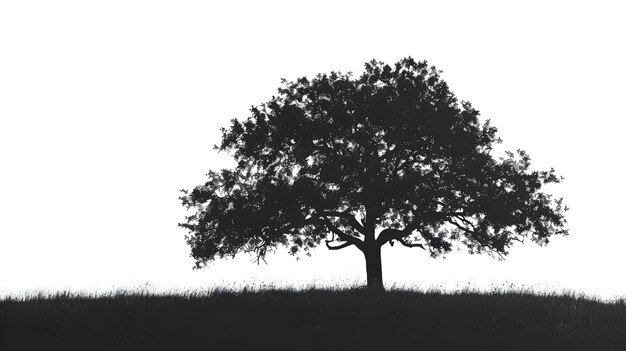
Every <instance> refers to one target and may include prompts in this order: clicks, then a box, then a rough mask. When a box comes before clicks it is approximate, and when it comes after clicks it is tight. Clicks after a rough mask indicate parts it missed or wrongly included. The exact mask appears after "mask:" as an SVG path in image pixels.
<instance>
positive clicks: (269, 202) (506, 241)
mask: <svg viewBox="0 0 626 351" xmlns="http://www.w3.org/2000/svg"><path fill="white" fill-rule="evenodd" d="M478 116H479V112H478V111H477V110H476V109H474V108H473V107H472V105H471V104H470V103H469V102H466V101H460V102H459V101H458V100H457V98H456V96H455V95H454V94H453V93H452V92H451V91H450V90H449V88H448V85H447V84H446V83H445V81H443V80H442V79H441V77H440V71H438V70H436V69H435V67H432V66H429V65H428V64H427V63H426V62H425V61H424V62H416V61H414V60H413V59H412V58H405V59H403V60H401V61H399V62H398V63H396V64H395V65H394V66H393V67H392V66H389V65H386V64H384V63H382V62H377V61H371V62H369V63H367V64H366V65H365V72H364V73H363V74H362V75H361V76H360V77H358V78H355V77H353V76H352V74H351V73H347V74H342V73H340V72H332V73H330V74H318V75H317V76H316V77H315V78H313V79H307V78H306V77H303V78H299V79H297V80H296V81H286V80H284V79H283V81H282V86H281V88H279V90H278V95H277V96H274V97H272V98H271V99H270V100H269V101H268V102H267V103H264V104H262V105H260V106H254V107H252V109H251V115H250V116H249V117H248V118H247V120H245V121H243V122H241V121H239V120H237V119H233V120H232V121H231V125H230V127H229V128H222V141H221V143H220V144H219V145H216V146H215V147H216V149H218V150H220V151H224V152H229V153H231V154H232V156H233V157H234V158H235V160H236V161H237V166H236V168H235V169H232V170H228V169H223V170H221V171H219V172H218V171H211V172H210V173H209V174H208V180H207V181H206V183H204V184H202V185H200V186H197V187H195V188H194V189H192V190H191V191H185V190H183V193H184V194H183V196H182V197H181V200H182V203H183V204H184V205H185V206H186V207H187V208H188V209H189V210H190V211H191V215H189V216H188V217H187V218H186V222H185V223H181V224H180V226H182V227H184V228H187V229H188V230H189V233H190V234H189V236H188V237H187V240H188V243H189V244H190V246H191V249H192V256H193V257H194V258H195V259H196V260H197V266H198V267H201V266H202V265H203V264H205V263H206V262H208V261H210V260H212V259H214V258H215V257H224V256H227V255H235V254H236V253H238V252H240V251H247V252H255V253H256V254H257V258H258V259H260V258H263V257H264V255H265V254H266V252H267V250H268V249H271V248H274V247H276V246H277V245H280V244H282V245H286V246H288V247H290V252H291V253H293V254H297V253H298V252H300V251H302V250H304V251H305V252H308V250H309V249H311V248H313V247H315V246H317V245H319V244H320V243H321V242H322V240H326V245H327V246H328V248H330V249H340V248H344V247H348V246H352V245H354V246H357V247H358V248H359V249H361V250H362V251H364V252H368V250H370V248H371V247H376V248H379V247H380V246H382V245H384V244H386V243H390V244H392V245H393V243H394V242H399V243H401V244H403V245H405V246H409V247H421V248H425V249H428V250H429V251H430V254H431V255H432V256H436V255H439V254H442V253H446V252H448V251H450V250H451V248H452V245H453V243H455V242H459V243H462V244H464V245H465V246H467V247H468V249H469V250H470V252H473V253H482V252H488V253H490V254H496V255H499V256H502V255H506V254H507V252H508V249H509V248H510V247H511V245H512V243H513V242H514V241H524V240H525V239H526V238H529V239H530V240H532V241H534V242H536V243H539V244H546V243H548V241H549V238H550V237H551V236H552V235H566V234H567V230H566V229H564V224H565V218H564V216H563V213H564V211H566V210H567V208H566V207H564V206H563V205H562V199H553V198H552V197H551V196H550V195H548V194H546V193H544V192H541V191H540V190H541V188H542V186H544V185H546V184H549V183H558V182H559V181H560V180H561V178H560V177H558V176H557V175H556V174H555V172H554V170H553V169H550V170H549V171H531V170H530V158H529V156H528V155H527V154H526V153H525V152H524V151H522V150H518V151H517V152H516V153H511V152H508V153H507V154H506V156H505V157H502V158H495V157H494V156H492V147H493V145H494V144H495V143H499V142H500V140H499V139H498V138H497V137H496V131H497V130H496V128H495V127H493V126H491V125H490V123H489V121H486V123H483V124H481V123H480V121H479V119H478Z"/></svg>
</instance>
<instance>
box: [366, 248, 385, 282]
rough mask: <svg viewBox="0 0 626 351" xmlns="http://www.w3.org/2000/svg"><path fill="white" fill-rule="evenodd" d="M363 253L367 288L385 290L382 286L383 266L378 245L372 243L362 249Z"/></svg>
mask: <svg viewBox="0 0 626 351" xmlns="http://www.w3.org/2000/svg"><path fill="white" fill-rule="evenodd" d="M363 253H364V255H365V268H366V270H367V290H369V291H375V292H379V291H385V287H384V286H383V267H382V263H381V260H380V246H378V245H377V244H376V243H372V244H371V245H368V247H366V249H365V251H363Z"/></svg>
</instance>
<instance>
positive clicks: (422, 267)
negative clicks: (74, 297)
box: [0, 1, 626, 298]
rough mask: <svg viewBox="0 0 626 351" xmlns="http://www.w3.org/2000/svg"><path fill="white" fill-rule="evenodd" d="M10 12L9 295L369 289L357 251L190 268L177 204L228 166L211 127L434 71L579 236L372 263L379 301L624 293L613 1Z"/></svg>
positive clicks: (5, 145) (1, 122)
mask: <svg viewBox="0 0 626 351" xmlns="http://www.w3.org/2000/svg"><path fill="white" fill-rule="evenodd" d="M219 3H220V4H218V2H215V3H209V2H202V1H198V2H192V1H167V2H166V1H55V2H52V1H38V2H37V1H3V2H1V3H0V294H2V293H11V292H13V293H15V292H20V291H26V290H30V291H33V290H34V289H68V288H69V289H110V288H116V287H120V286H129V287H130V286H136V285H141V284H149V286H150V287H152V288H154V289H165V288H178V289H185V288H196V287H202V288H208V287H211V286H215V284H221V285H229V286H232V285H245V284H253V285H259V284H262V282H268V283H273V284H277V285H285V284H286V285H298V284H316V285H318V286H323V285H336V284H354V283H358V282H364V280H365V264H364V260H363V258H362V255H361V254H360V252H358V251H357V250H356V249H354V248H353V247H352V248H348V249H346V250H342V251H339V252H328V251H326V250H325V248H321V249H320V250H319V252H315V253H314V255H313V257H312V258H307V257H303V258H302V259H301V260H299V261H296V260H295V259H294V258H293V257H291V256H288V255H286V254H284V252H283V253H280V254H277V255H270V256H268V265H264V264H261V265H260V266H257V265H256V264H253V263H251V262H250V258H249V257H245V256H242V257H241V258H239V259H236V260H234V261H228V262H218V263H216V264H214V265H213V266H211V267H210V268H209V269H206V270H204V271H201V272H197V271H196V272H192V270H191V267H192V265H193V260H192V259H191V258H190V257H189V247H188V246H187V245H186V243H185V241H184V235H185V231H183V230H182V229H179V228H178V227H177V223H179V222H181V221H182V220H183V217H184V215H185V211H184V209H183V208H182V206H181V205H180V202H179V200H178V199H177V198H178V196H179V189H181V188H186V189H189V188H192V187H193V186H195V185H198V184H200V183H201V182H203V180H204V175H205V174H206V173H207V172H208V171H209V170H210V169H218V168H221V167H223V166H226V165H228V162H227V158H225V157H224V155H216V154H215V152H214V151H213V150H212V145H213V144H215V143H217V142H218V141H219V136H220V133H219V128H220V127H221V126H226V125H227V124H228V121H229V119H231V118H233V117H238V118H242V119H243V118H246V117H247V116H248V109H249V108H250V106H251V105H253V104H254V105H256V104H259V103H262V102H264V101H267V100H268V99H269V98H270V97H271V96H272V95H274V94H276V89H277V88H278V87H279V83H280V78H283V77H284V78H287V79H295V78H297V77H300V76H304V75H306V76H312V75H314V74H316V73H319V72H329V71H331V70H339V71H343V72H346V71H352V72H354V73H355V74H356V75H358V74H360V73H361V72H362V70H363V64H364V62H365V61H369V60H371V59H372V58H376V59H377V60H382V61H385V62H387V63H390V64H391V63H395V62H396V61H398V60H399V59H401V58H402V57H405V56H413V57H414V58H415V59H417V60H422V59H427V60H428V61H429V62H430V63H431V64H434V65H435V66H437V68H439V69H441V70H443V78H444V79H445V80H446V81H447V82H448V83H449V85H450V87H451V89H452V91H453V92H455V93H456V95H457V96H458V97H459V98H460V99H462V100H469V101H470V102H472V103H473V105H474V107H476V108H477V109H478V110H480V111H481V113H482V118H490V119H491V120H492V123H493V125H495V126H496V127H498V128H499V131H500V132H499V135H500V137H502V138H503V140H504V144H503V146H504V148H505V149H509V150H515V149H518V148H522V149H525V150H526V151H528V152H529V154H530V156H531V158H532V159H533V165H534V166H535V167H536V168H537V169H547V168H549V167H551V166H553V167H555V168H556V170H557V172H558V173H559V174H560V175H563V176H564V177H565V182H564V183H562V184H561V185H559V186H557V187H554V189H553V190H554V192H555V194H557V195H559V196H564V197H565V201H566V204H567V205H568V206H569V207H571V210H570V212H568V214H567V217H568V219H569V228H570V231H571V234H570V236H569V237H566V238H556V239H554V240H553V242H552V243H551V244H550V245H549V246H547V247H537V246H536V245H535V244H532V243H528V244H526V245H524V246H517V247H516V248H515V249H513V250H512V252H511V254H510V255H509V256H508V258H507V260H506V261H504V262H499V261H497V260H494V259H492V258H489V257H483V256H469V255H467V254H465V253H464V252H453V253H451V254H449V255H448V256H447V258H446V259H436V260H433V259H430V258H429V257H428V255H427V254H426V253H425V252H423V251H421V250H418V249H413V250H411V249H408V248H404V247H398V246H394V247H389V246H385V248H384V249H383V271H384V279H385V282H386V285H388V286H392V285H393V284H396V285H399V286H415V287H421V288H428V287H430V286H440V287H444V288H453V287H455V286H463V285H465V284H468V282H471V284H473V286H477V287H481V288H489V287H493V286H495V287H498V286H505V287H508V286H510V284H513V285H516V286H521V285H523V286H527V287H530V288H533V289H563V288H565V289H573V290H577V291H583V292H586V293H588V294H596V295H599V296H602V297H608V298H610V297H614V296H624V295H626V278H624V274H623V273H622V272H623V271H624V269H625V268H626V255H624V253H623V252H624V247H626V236H625V234H626V233H625V229H624V227H623V226H622V223H621V222H622V221H621V217H622V216H623V211H624V205H623V204H624V200H623V199H624V198H625V197H626V192H625V190H624V185H623V177H624V175H623V171H624V165H623V151H624V150H625V145H626V142H625V141H624V134H623V130H624V129H623V128H624V126H625V122H624V117H626V116H625V114H626V113H625V112H624V107H623V106H624V105H623V104H624V96H625V94H624V93H625V91H626V89H625V88H624V82H625V81H626V69H625V65H624V62H626V55H625V52H626V49H625V47H624V39H623V38H624V33H626V28H625V27H626V25H625V24H624V23H625V22H624V16H625V15H626V12H625V11H624V7H623V6H624V5H621V4H620V2H619V1H615V2H602V1H588V2H584V3H583V2H575V1H563V2H555V1H553V2H548V1H538V2H528V1H525V2H517V3H516V5H515V4H510V3H509V2H507V4H504V2H502V1H493V2H476V1H472V2H469V1H459V2H450V1H437V2H436V3H435V2H432V3H431V4H425V3H422V4H420V3H416V2H413V1H411V2H409V1H407V2H406V3H403V2H392V1H386V2H367V1H354V2H348V1H343V2H342V1H332V2H320V1H317V2H306V3H305V2H303V4H302V5H296V4H295V2H293V1H285V2H280V3H279V2H271V3H270V2H267V1H263V2H234V1H230V2H228V5H223V4H222V3H226V2H219Z"/></svg>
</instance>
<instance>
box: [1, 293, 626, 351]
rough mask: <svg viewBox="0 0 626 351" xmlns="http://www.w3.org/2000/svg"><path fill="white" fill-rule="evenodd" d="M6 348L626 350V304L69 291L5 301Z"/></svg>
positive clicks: (506, 297) (560, 298)
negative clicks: (87, 292) (97, 294)
mask: <svg viewBox="0 0 626 351" xmlns="http://www.w3.org/2000/svg"><path fill="white" fill-rule="evenodd" d="M0 349H1V350H14V349H15V350H18V349H19V350H22V349H42V350H43V349H47V350H50V349H66V350H67V349H82V350H105V349H106V350H119V349H129V350H138V349H152V350H154V349H169V350H181V349H193V350H229V349H235V350H277V349H281V350H301V349H304V350H335V349H336V350H350V349H359V350H371V349H380V350H398V349H406V350H409V349H410V350H625V349H626V303H625V302H624V300H621V301H617V302H610V303H607V302H601V301H598V300H595V299H590V298H586V297H580V296H578V297H577V296H574V295H572V294H569V295H567V294H566V295H556V294H553V295H543V296H539V295H535V294H531V293H527V292H493V293H477V292H471V291H462V292H459V293H453V294H445V293H441V292H436V291H429V292H414V291H406V290H391V291H387V292H386V293H382V294H380V293H378V294H373V293H369V292H368V291H366V290H361V289H349V290H330V289H326V290H324V289H310V290H289V289H282V290H281V289H272V290H266V291H250V290H245V289H244V290H243V291H239V292H236V291H219V290H218V291H213V292H211V293H207V294H199V293H189V294H182V295H181V294H178V295H154V294H148V293H141V292H140V293H128V292H126V293H124V292H122V293H111V294H109V295H105V296H81V295H76V294H70V293H59V294H56V295H53V296H44V295H40V296H35V297H25V298H21V299H20V298H6V299H4V300H3V301H0Z"/></svg>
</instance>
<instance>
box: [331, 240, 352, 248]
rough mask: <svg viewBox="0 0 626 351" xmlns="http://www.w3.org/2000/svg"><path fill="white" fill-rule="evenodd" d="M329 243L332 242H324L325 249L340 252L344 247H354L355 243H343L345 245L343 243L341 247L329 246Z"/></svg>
mask: <svg viewBox="0 0 626 351" xmlns="http://www.w3.org/2000/svg"><path fill="white" fill-rule="evenodd" d="M331 242H332V240H326V247H327V248H328V249H329V250H341V249H343V248H345V247H348V246H352V245H355V243H352V242H345V243H343V244H341V245H337V246H330V243H331Z"/></svg>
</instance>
